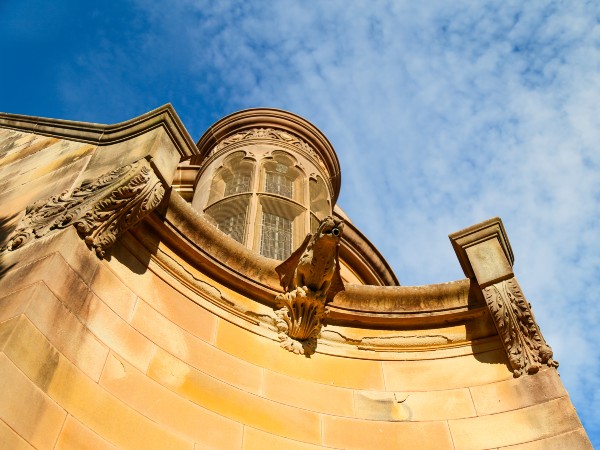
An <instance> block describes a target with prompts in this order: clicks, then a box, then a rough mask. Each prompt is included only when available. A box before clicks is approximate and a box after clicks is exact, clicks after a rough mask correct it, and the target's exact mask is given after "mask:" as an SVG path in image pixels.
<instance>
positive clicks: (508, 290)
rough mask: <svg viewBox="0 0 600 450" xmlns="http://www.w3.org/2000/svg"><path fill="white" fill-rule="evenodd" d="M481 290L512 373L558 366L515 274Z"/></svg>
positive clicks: (533, 371)
mask: <svg viewBox="0 0 600 450" xmlns="http://www.w3.org/2000/svg"><path fill="white" fill-rule="evenodd" d="M483 294H484V296H485V301H486V302H487V305H488V307H489V309H490V312H491V313H492V317H493V319H494V323H495V324H496V328H497V330H498V334H499V335H500V337H501V338H502V343H503V345H504V348H505V349H506V354H507V355H508V359H509V361H510V365H511V366H512V368H513V370H514V374H515V377H519V376H521V375H522V374H523V373H528V374H533V373H536V372H537V371H538V370H540V368H541V367H542V364H547V365H548V366H550V367H558V362H557V361H554V360H553V359H552V349H551V348H550V347H549V346H548V344H546V341H545V340H544V337H543V336H542V333H541V332H540V329H539V327H538V325H537V323H536V321H535V318H534V317H533V312H532V311H531V305H530V304H529V303H528V302H527V300H526V299H525V296H524V295H523V292H522V291H521V288H520V286H519V283H518V282H517V279H516V278H509V279H508V280H504V281H501V282H499V283H495V284H492V285H491V286H488V287H486V288H484V289H483Z"/></svg>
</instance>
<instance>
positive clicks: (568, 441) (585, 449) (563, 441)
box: [498, 428, 593, 450]
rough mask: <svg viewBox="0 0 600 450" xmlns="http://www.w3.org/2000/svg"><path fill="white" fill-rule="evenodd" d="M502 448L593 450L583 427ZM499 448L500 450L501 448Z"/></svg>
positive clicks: (518, 449) (517, 449) (512, 449)
mask: <svg viewBox="0 0 600 450" xmlns="http://www.w3.org/2000/svg"><path fill="white" fill-rule="evenodd" d="M500 449H502V450H574V449H577V450H593V447H592V444H591V443H590V440H589V439H588V437H587V434H586V432H585V430H584V429H583V428H580V429H578V430H575V431H569V432H568V433H563V434H559V435H556V436H552V437H549V438H547V439H539V440H536V441H531V442H524V443H522V444H517V445H510V446H508V447H500ZM500 449H498V450H500Z"/></svg>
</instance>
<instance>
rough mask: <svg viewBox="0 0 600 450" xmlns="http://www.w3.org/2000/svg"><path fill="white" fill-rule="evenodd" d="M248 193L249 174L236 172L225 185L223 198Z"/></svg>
mask: <svg viewBox="0 0 600 450" xmlns="http://www.w3.org/2000/svg"><path fill="white" fill-rule="evenodd" d="M249 191H250V174H247V173H241V172H236V173H234V174H233V176H232V177H231V178H230V179H229V180H227V183H226V184H225V194H224V195H225V196H226V197H227V196H228V195H233V194H240V193H242V192H249Z"/></svg>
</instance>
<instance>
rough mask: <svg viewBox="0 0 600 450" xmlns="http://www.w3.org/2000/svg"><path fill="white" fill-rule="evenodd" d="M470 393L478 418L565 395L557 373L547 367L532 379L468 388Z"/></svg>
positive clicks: (524, 378)
mask: <svg viewBox="0 0 600 450" xmlns="http://www.w3.org/2000/svg"><path fill="white" fill-rule="evenodd" d="M470 391H471V395H472V397H473V402H474V404H475V409H476V410H477V415H479V416H483V415H487V414H496V413H499V412H504V411H510V410H513V409H519V408H524V407H527V406H532V405H536V404H538V403H544V402H547V401H548V400H552V399H555V398H559V397H563V396H565V395H567V391H566V390H565V388H564V387H563V385H562V382H561V381H560V377H559V375H558V372H557V371H556V370H553V369H548V368H546V369H543V370H541V371H540V372H538V373H537V374H535V375H534V376H523V377H519V378H513V379H510V380H505V381H500V382H497V383H491V384H485V385H482V386H472V387H471V388H470Z"/></svg>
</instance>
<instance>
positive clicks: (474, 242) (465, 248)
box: [449, 217, 514, 288]
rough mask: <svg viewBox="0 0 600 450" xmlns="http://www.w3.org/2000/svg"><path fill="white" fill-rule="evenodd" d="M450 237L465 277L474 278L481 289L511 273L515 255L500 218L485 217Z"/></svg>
mask: <svg viewBox="0 0 600 450" xmlns="http://www.w3.org/2000/svg"><path fill="white" fill-rule="evenodd" d="M449 237H450V241H451V242H452V246H453V247H454V251H455V252H456V256H458V260H459V262H460V265H461V267H462V269H463V271H464V273H465V276H466V277H467V278H476V279H477V283H478V284H479V286H481V287H482V288H483V287H485V286H489V285H490V284H494V283H497V282H499V281H502V280H505V279H507V278H510V277H512V276H513V271H512V265H513V262H514V255H513V252H512V249H511V247H510V242H509V241H508V237H507V235H506V231H505V230H504V225H503V224H502V220H500V218H498V217H496V218H494V219H490V220H486V221H485V222H482V223H479V224H477V225H473V226H471V227H469V228H465V229H464V230H461V231H457V232H456V233H452V234H451V235H450V236H449Z"/></svg>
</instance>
